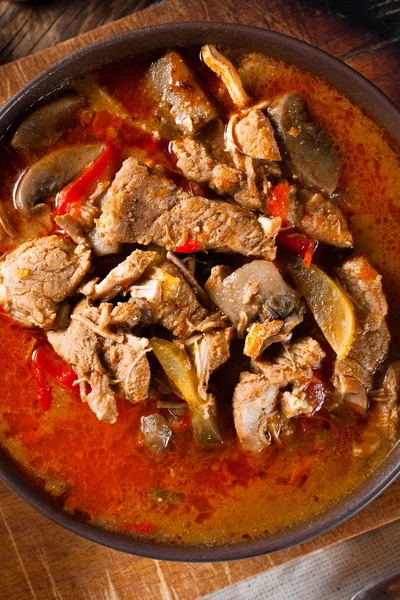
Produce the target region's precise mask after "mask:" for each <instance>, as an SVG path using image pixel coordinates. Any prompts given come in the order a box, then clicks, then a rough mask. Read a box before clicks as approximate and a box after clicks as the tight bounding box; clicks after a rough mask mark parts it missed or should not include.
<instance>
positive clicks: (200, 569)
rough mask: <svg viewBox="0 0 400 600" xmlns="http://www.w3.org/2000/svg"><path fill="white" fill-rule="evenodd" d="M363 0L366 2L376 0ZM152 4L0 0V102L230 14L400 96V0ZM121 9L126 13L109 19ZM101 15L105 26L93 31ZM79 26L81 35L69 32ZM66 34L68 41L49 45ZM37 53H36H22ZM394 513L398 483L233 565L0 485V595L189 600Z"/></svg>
mask: <svg viewBox="0 0 400 600" xmlns="http://www.w3.org/2000/svg"><path fill="white" fill-rule="evenodd" d="M364 2H365V5H367V4H368V5H371V4H372V3H373V2H375V0H364ZM149 4H150V1H149V0H143V1H141V0H107V1H104V2H103V1H100V0H68V1H67V0H65V1H64V2H57V1H56V0H54V1H53V2H44V1H42V2H40V3H36V2H29V3H26V4H11V3H9V2H7V1H6V0H3V1H2V2H1V1H0V63H3V66H0V104H1V103H2V102H4V101H5V100H6V99H7V98H8V97H9V96H10V95H12V94H13V93H14V92H15V91H16V90H17V89H18V88H20V87H21V86H22V85H23V84H24V83H25V82H26V81H28V80H29V79H31V78H32V77H33V76H34V75H36V74H37V73H39V72H40V71H41V70H42V69H43V68H45V67H46V66H48V65H49V64H52V63H53V62H55V61H56V60H58V59H59V58H61V57H62V56H63V55H65V54H66V53H68V52H70V51H72V50H75V49H76V48H78V47H82V46H84V45H86V44H87V43H90V42H92V41H95V40H97V39H100V38H101V37H106V36H108V35H111V34H113V33H119V32H121V31H126V30H127V29H131V28H136V27H140V26H146V25H150V24H154V23H164V22H168V21H185V20H220V21H221V20H223V21H234V22H239V23H246V24H249V25H257V26H260V27H267V28H269V29H274V30H276V31H280V32H282V33H287V34H289V35H292V36H294V37H298V38H300V39H303V40H305V41H308V42H310V43H312V44H314V45H316V46H319V47H320V48H323V49H324V50H327V51H328V52H330V53H331V54H334V55H335V56H337V57H339V58H341V59H342V60H345V61H346V62H347V63H348V64H350V65H351V66H352V67H354V68H356V69H357V70H359V71H360V72H362V73H363V74H364V75H366V76H367V77H368V78H369V79H371V80H372V81H374V83H376V84H377V85H378V86H379V87H380V88H381V89H382V90H383V91H384V92H385V93H386V94H388V96H390V97H391V98H392V100H394V101H395V102H397V103H399V104H400V78H399V76H398V72H399V66H400V57H399V49H400V48H399V38H400V36H399V32H398V31H397V30H396V28H394V27H393V22H394V19H395V18H396V16H397V15H398V14H399V13H400V5H399V0H385V1H384V2H382V0H380V1H378V0H377V1H376V2H375V4H376V5H377V6H378V5H379V6H381V8H380V9H379V10H383V9H384V10H386V12H387V13H391V14H389V15H388V16H387V18H386V21H385V18H383V17H382V16H381V18H380V19H378V21H377V23H378V25H379V24H381V25H383V28H382V29H378V28H377V27H376V26H375V25H371V24H370V23H369V21H368V19H367V18H364V17H363V18H362V19H361V18H360V13H359V11H357V10H355V11H353V17H352V18H350V19H348V18H344V17H342V16H340V15H338V14H337V10H339V9H340V5H341V6H342V8H345V9H346V10H348V9H349V8H351V6H350V5H351V4H352V2H351V0H343V2H334V1H333V0H331V1H329V0H325V1H317V0H223V1H222V2H219V1H216V0H214V1H212V0H166V1H165V2H164V3H163V4H162V5H156V6H153V7H151V8H148V9H147V10H144V11H143V12H138V13H135V14H130V13H132V12H133V11H136V10H140V9H142V8H144V7H146V6H148V5H149ZM338 7H339V9H338ZM382 7H383V9H382ZM335 10H336V12H335ZM380 14H381V13H380ZM126 15H130V16H126ZM120 17H125V18H124V19H122V20H121V21H118V22H113V21H114V20H115V19H117V18H120ZM104 23H109V24H107V25H104V26H103V27H102V28H100V29H97V30H96V31H90V30H92V29H93V28H94V27H97V26H99V25H103V24H104ZM77 34H81V35H79V37H78V38H75V39H72V40H71V39H69V38H71V37H72V36H74V35H77ZM63 40H67V41H64V43H63V44H61V45H59V46H56V47H52V48H48V49H46V48H47V47H49V46H52V45H53V44H55V43H58V42H60V41H63ZM33 51H39V52H37V53H36V54H34V55H31V56H26V55H28V54H30V53H31V52H33ZM16 59H18V60H17V61H16V62H10V61H12V60H14V61H15V60H16ZM5 63H9V64H5ZM398 518H400V481H398V482H397V483H395V484H393V485H392V486H391V487H390V488H389V489H388V490H387V491H386V492H385V493H384V494H382V495H381V497H380V498H378V499H377V500H375V502H373V503H372V504H370V505H369V506H368V507H366V508H365V509H364V510H363V511H362V512H360V513H359V514H358V515H356V516H355V517H353V518H352V519H351V520H350V521H347V522H346V523H344V524H343V525H341V526H339V527H337V528H336V529H334V530H333V531H331V532H329V533H327V534H325V535H323V536H321V537H319V538H317V539H316V540H313V541H311V542H307V543H306V544H302V545H301V546H297V547H295V548H292V549H289V550H285V551H284V552H279V553H276V554H274V555H271V556H266V557H261V558H256V559H251V560H247V561H240V562H235V563H223V564H210V565H190V564H176V563H162V562H159V561H151V560H147V559H140V558H135V557H131V556H128V555H124V554H121V553H118V552H116V551H112V550H108V549H106V548H103V547H101V546H98V545H96V544H93V543H91V542H88V541H86V540H83V539H81V538H79V537H78V536H76V535H74V534H72V533H69V532H67V531H64V530H63V529H61V528H60V527H58V526H56V525H54V524H53V523H51V522H50V521H47V520H46V519H45V518H44V517H42V516H41V515H39V514H37V513H36V512H35V511H33V510H32V509H31V508H29V507H28V506H27V505H25V504H24V503H23V502H22V501H21V500H19V499H18V498H17V497H16V496H14V494H12V493H11V492H10V491H9V490H8V489H7V488H6V487H5V486H4V485H1V484H0V564H1V575H0V600H28V599H32V598H33V599H34V600H50V599H58V600H62V599H67V600H69V599H73V600H81V599H82V600H83V599H96V600H97V599H99V598H104V599H113V600H117V599H121V600H122V599H129V600H136V599H142V598H150V599H152V600H153V599H154V600H157V599H161V600H177V599H179V600H192V599H195V598H198V597H199V596H202V595H204V594H206V593H210V592H212V591H214V590H217V589H220V588H222V587H225V586H228V585H230V584H232V583H235V582H237V581H241V580H243V579H245V578H247V577H251V576H253V575H255V574H257V573H261V572H263V571H266V570H268V569H271V568H273V567H275V566H277V565H280V564H283V563H285V562H288V561H290V560H293V559H295V558H298V557H301V556H305V555H306V554H309V553H311V552H314V551H317V550H320V549H322V548H326V547H328V546H330V545H332V544H335V543H338V542H340V541H342V540H345V539H348V538H349V537H352V536H355V535H359V534H360V533H362V532H364V531H369V530H371V529H374V528H376V527H379V526H381V525H383V524H385V523H389V522H391V521H394V520H396V519H398Z"/></svg>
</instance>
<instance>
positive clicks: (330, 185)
mask: <svg viewBox="0 0 400 600" xmlns="http://www.w3.org/2000/svg"><path fill="white" fill-rule="evenodd" d="M268 114H269V116H270V118H271V120H272V122H273V123H274V125H275V127H276V130H277V133H278V135H279V138H280V141H281V143H282V145H283V147H284V149H285V155H284V160H285V161H286V162H287V163H288V166H289V168H290V169H291V171H292V173H293V175H294V176H295V177H297V178H298V179H299V181H300V182H301V183H302V184H303V185H304V186H305V187H308V188H311V189H315V190H316V191H319V192H323V193H326V194H332V193H333V192H334V191H335V189H336V187H337V184H338V179H339V161H338V158H337V155H336V152H335V149H334V147H333V144H332V142H331V140H330V139H329V138H328V136H327V135H326V134H325V133H324V132H323V131H321V129H319V127H318V126H317V125H316V124H315V123H313V122H312V121H311V120H310V118H309V116H308V115H307V113H306V110H305V107H304V104H303V101H302V99H301V97H300V96H299V95H298V94H297V93H294V92H292V93H289V94H284V95H283V96H280V97H279V98H277V99H276V100H275V101H274V102H273V103H272V104H271V106H270V107H269V109H268Z"/></svg>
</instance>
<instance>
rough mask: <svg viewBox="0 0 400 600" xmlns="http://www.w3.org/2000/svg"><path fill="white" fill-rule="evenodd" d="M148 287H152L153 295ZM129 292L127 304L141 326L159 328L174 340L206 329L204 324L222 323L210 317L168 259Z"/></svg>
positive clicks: (215, 316) (218, 324)
mask: <svg viewBox="0 0 400 600" xmlns="http://www.w3.org/2000/svg"><path fill="white" fill-rule="evenodd" d="M151 284H156V286H157V290H158V291H156V293H154V290H153V288H152V286H151ZM148 290H149V291H148ZM130 293H131V298H130V300H129V302H130V303H133V304H134V305H135V307H136V308H138V309H139V310H140V312H141V319H142V321H143V322H144V323H158V324H160V325H163V326H164V327H165V328H166V329H169V330H170V331H171V332H172V333H173V334H174V335H176V336H177V337H183V338H186V337H189V336H190V335H192V334H193V333H194V332H195V331H201V330H202V329H203V327H204V328H206V326H207V322H210V324H212V325H214V326H216V327H218V326H219V327H221V326H223V324H224V322H223V319H222V318H221V316H220V315H218V314H217V315H210V314H209V311H208V310H207V309H206V308H204V306H202V305H201V304H200V302H199V300H198V298H197V296H196V294H195V292H194V291H193V289H192V288H191V286H190V285H189V284H188V282H187V281H186V279H184V277H183V276H182V273H181V271H180V270H179V268H178V267H177V266H176V265H174V264H173V263H172V262H170V261H169V260H165V261H163V262H161V263H160V264H159V265H158V266H156V267H154V268H153V269H152V270H151V271H150V272H149V277H148V279H147V280H146V281H141V282H138V284H137V286H136V285H133V286H132V288H131V292H130Z"/></svg>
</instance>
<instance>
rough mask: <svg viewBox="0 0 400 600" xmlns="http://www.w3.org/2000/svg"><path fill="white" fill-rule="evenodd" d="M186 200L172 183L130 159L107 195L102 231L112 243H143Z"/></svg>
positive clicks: (100, 227) (100, 220)
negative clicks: (160, 220)
mask: <svg viewBox="0 0 400 600" xmlns="http://www.w3.org/2000/svg"><path fill="white" fill-rule="evenodd" d="M186 197H187V194H186V192H184V191H183V190H181V189H180V188H178V187H176V185H174V184H173V183H172V181H170V180H169V179H167V178H166V177H163V176H162V175H161V174H160V173H152V172H150V170H149V168H148V167H146V165H144V164H142V163H140V162H139V161H138V160H137V159H136V158H128V159H127V160H125V161H124V163H123V165H122V167H121V169H120V170H119V171H118V173H117V175H116V177H115V179H114V181H113V182H112V184H111V187H110V189H109V191H108V193H107V197H106V200H105V203H104V206H103V213H102V215H101V217H100V219H99V221H98V226H99V231H100V233H102V235H103V237H104V238H105V239H106V240H107V242H108V243H112V244H113V243H116V242H122V243H125V242H127V243H135V242H139V240H141V239H142V238H143V239H144V238H145V237H146V232H147V231H148V229H149V228H150V227H151V225H152V224H153V223H154V222H155V221H156V220H157V219H158V217H159V216H160V215H162V214H163V213H165V212H168V211H169V210H170V209H171V208H172V207H173V206H175V204H177V203H178V202H179V201H180V200H182V199H183V198H186ZM139 243H148V242H139Z"/></svg>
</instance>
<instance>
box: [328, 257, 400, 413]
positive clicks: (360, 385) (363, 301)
mask: <svg viewBox="0 0 400 600" xmlns="http://www.w3.org/2000/svg"><path fill="white" fill-rule="evenodd" d="M338 276H339V281H340V283H341V284H342V286H343V287H344V288H345V289H346V291H347V292H348V294H349V295H350V297H351V299H352V301H353V304H354V308H355V311H356V316H357V318H358V325H357V331H356V335H355V338H354V341H353V344H352V347H351V349H350V352H349V354H348V355H347V357H346V358H344V359H343V360H337V361H336V364H335V368H334V385H335V388H336V390H337V391H338V392H339V394H340V396H341V397H342V398H344V399H345V400H346V401H347V402H349V403H351V404H352V405H353V406H355V407H358V408H360V409H362V410H366V408H367V407H368V398H367V393H366V392H367V390H368V389H369V388H371V387H372V375H373V374H374V373H375V371H376V369H377V367H378V365H379V364H380V363H381V362H382V361H383V360H384V359H385V358H386V356H387V353H388V350H389V342H390V334H389V330H388V327H387V324H386V320H385V317H386V315H387V311H388V307H387V302H386V298H385V295H384V293H383V290H382V283H381V279H382V277H381V275H379V274H378V273H377V271H376V270H375V269H374V268H373V267H372V266H371V265H370V264H369V262H368V261H367V259H366V258H364V257H362V256H359V257H356V258H352V259H350V260H348V261H346V262H345V263H344V264H343V265H342V266H341V267H340V268H339V270H338Z"/></svg>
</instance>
